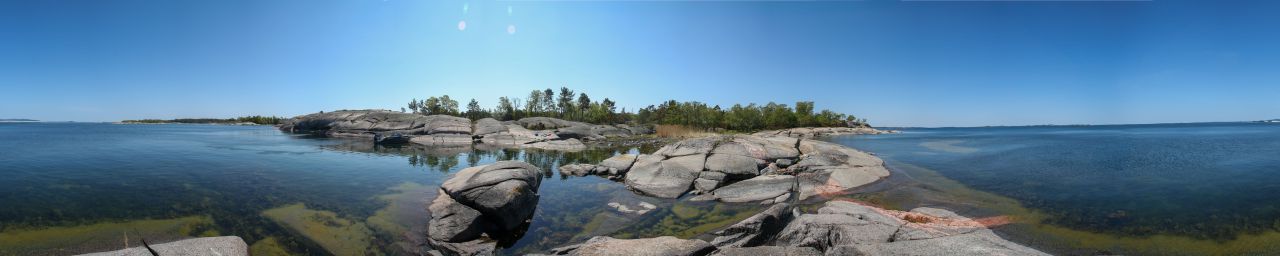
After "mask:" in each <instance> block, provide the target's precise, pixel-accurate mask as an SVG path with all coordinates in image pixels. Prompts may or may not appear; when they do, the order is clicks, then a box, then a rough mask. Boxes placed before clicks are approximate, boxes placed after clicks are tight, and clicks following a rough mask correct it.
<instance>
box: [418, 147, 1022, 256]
mask: <svg viewBox="0 0 1280 256" xmlns="http://www.w3.org/2000/svg"><path fill="white" fill-rule="evenodd" d="M772 134H773V135H769V133H765V135H766V136H759V135H719V136H710V137H702V138H693V139H686V140H682V141H679V142H676V143H672V144H669V145H666V146H664V147H662V148H661V149H658V150H657V151H655V152H654V153H653V154H641V155H630V154H623V155H617V156H614V157H612V158H609V159H606V160H604V161H601V162H600V163H598V164H570V165H565V166H562V167H560V173H561V174H562V175H574V176H586V175H597V176H602V177H604V178H607V179H610V180H614V181H620V182H623V183H624V184H625V185H626V187H627V188H628V189H630V190H632V191H633V192H634V193H637V194H640V195H645V196H651V197H659V198H682V197H684V196H686V195H689V197H688V200H715V201H719V202H721V203H758V204H771V206H770V207H769V208H768V209H766V210H764V211H762V212H760V213H758V214H756V215H754V216H752V217H749V218H747V219H745V220H742V221H740V222H738V223H736V224H732V225H729V226H727V227H725V228H723V229H721V230H719V231H717V232H715V233H713V235H714V238H713V239H711V241H705V240H699V239H680V238H676V237H669V236H665V237H655V238H640V239H617V238H612V237H607V236H597V237H593V238H591V239H589V240H587V241H586V242H584V243H581V244H576V245H570V246H564V247H560V248H556V249H553V250H551V251H549V252H548V253H549V254H552V255H1047V254H1045V253H1043V252H1040V251H1037V250H1035V249H1031V248H1028V247H1025V246H1022V245H1018V244H1015V243H1012V242H1009V241H1007V240H1005V239H1003V238H1000V237H999V236H997V235H996V234H995V233H994V232H992V231H991V230H990V229H988V228H987V226H986V225H985V224H984V223H981V222H978V221H974V220H972V219H969V218H966V217H963V216H960V215H957V214H955V213H953V212H950V211H947V210H943V209H936V208H927V207H921V208H916V209H913V210H911V211H905V212H904V211H895V210H886V209H881V208H877V207H874V206H869V205H863V204H858V203H855V202H848V201H841V200H833V201H827V202H825V204H824V205H823V206H822V207H821V208H819V209H817V211H816V212H808V213H805V212H801V211H800V209H799V207H797V206H798V205H799V204H800V203H801V202H803V201H804V200H805V199H808V198H814V197H828V196H834V195H839V194H843V193H846V192H847V191H849V190H851V189H854V188H858V187H861V186H865V185H867V184H871V183H874V182H876V181H878V180H880V179H883V178H885V177H887V176H888V175H890V173H889V171H888V169H886V168H885V166H884V162H883V161H882V160H880V159H879V158H877V157H875V156H872V155H871V154H868V153H865V152H861V151H858V150H855V149H852V148H848V147H844V146H841V145H837V144H833V143H828V142H823V141H817V140H812V139H806V138H811V137H814V136H824V135H822V134H829V133H827V132H817V133H808V132H794V131H793V132H789V133H785V134H787V135H780V134H783V133H772ZM794 134H806V135H801V136H794V137H793V136H790V135H794ZM810 134H811V135H810ZM522 164H523V163H520V162H498V163H494V164H491V165H487V166H477V167H473V168H469V169H467V170H464V171H462V172H459V173H458V174H457V175H455V176H454V177H453V178H451V179H449V180H448V181H446V182H445V185H442V186H441V187H442V189H444V190H443V191H445V192H448V191H450V188H449V187H459V186H461V187H484V186H492V187H498V185H494V184H506V183H507V182H517V183H516V185H508V186H506V187H502V188H501V189H494V188H487V189H482V190H483V192H468V193H461V194H459V193H456V192H448V193H441V195H440V196H439V197H438V198H437V199H436V203H433V205H432V207H431V214H432V215H433V216H432V219H431V221H430V222H429V224H428V225H429V226H430V228H429V230H430V231H431V232H433V233H431V234H429V237H430V238H431V240H432V242H430V244H431V245H432V247H433V249H434V250H432V251H429V254H432V255H492V254H494V252H495V251H496V250H497V249H498V248H499V247H501V244H503V243H504V241H503V240H502V238H494V236H493V235H491V234H503V235H507V236H510V235H511V234H513V233H514V234H520V233H521V229H520V225H514V224H512V223H514V222H513V221H518V220H521V219H520V218H518V217H519V216H526V215H529V214H531V213H532V209H533V208H534V207H535V205H536V204H537V202H536V201H537V194H536V191H537V187H536V185H533V186H532V187H529V186H527V185H528V184H537V182H535V181H536V178H529V177H524V176H522V175H512V174H513V173H527V172H537V171H530V170H536V169H537V168H536V167H532V166H526V165H522ZM506 168H515V169H518V171H496V170H507V169H506ZM490 172H493V173H491V174H490ZM479 177H483V178H479ZM519 182H523V183H519ZM519 184H524V185H519ZM530 201H532V203H531V202H530ZM460 202H471V203H460ZM437 204H439V205H449V206H451V207H445V206H437ZM458 205H464V206H469V205H486V206H485V207H489V208H491V210H489V211H488V212H485V211H482V210H476V211H471V212H466V213H461V212H459V211H457V210H454V209H455V208H452V206H458ZM510 205H523V206H524V207H510ZM497 207H507V208H508V209H511V210H508V211H501V213H504V214H502V215H498V213H499V212H500V211H494V210H492V209H497ZM530 220H531V219H530V218H528V217H526V218H524V219H523V222H522V223H523V224H522V225H528V221H530ZM495 225H496V226H495ZM441 233H443V234H441ZM459 234H464V235H459ZM517 236H518V235H517Z"/></svg>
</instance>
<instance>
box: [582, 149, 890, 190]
mask: <svg viewBox="0 0 1280 256" xmlns="http://www.w3.org/2000/svg"><path fill="white" fill-rule="evenodd" d="M632 159H634V160H632ZM624 166H626V167H627V168H623V167H624ZM566 167H568V168H567V171H566V173H567V174H571V175H588V174H597V175H599V174H601V173H607V174H608V175H614V176H616V175H619V174H621V173H625V176H623V179H622V180H623V182H624V183H626V185H627V187H628V188H629V189H631V190H632V191H635V192H636V193H639V194H643V195H649V196H654V197H662V198H677V197H680V196H681V195H684V194H685V193H686V192H692V193H693V194H699V196H698V197H696V198H695V199H696V200H718V201H722V202H734V203H742V202H761V203H776V202H781V201H783V200H784V199H786V198H788V197H790V196H791V195H792V194H793V193H794V194H797V195H798V196H799V197H800V199H806V198H809V197H813V196H815V195H821V194H830V193H840V192H843V191H846V190H849V189H852V188H856V187H859V186H863V185H866V184H869V183H872V182H875V181H877V180H880V179H881V178H884V177H887V176H889V171H888V169H885V167H884V162H883V161H881V160H880V159H879V158H876V157H875V156H872V155H870V154H867V153H864V152H861V151H858V150H855V149H852V148H848V147H844V146H841V145H838V144H833V143H828V142H822V141H816V140H809V139H797V138H791V137H780V136H773V137H761V136H755V135H720V136H709V137H701V138H692V139H685V140H681V141H679V142H675V143H672V144H670V145H667V146H664V147H662V148H660V149H658V150H657V151H654V153H653V154H646V155H639V156H635V157H634V158H633V157H630V156H627V157H625V158H623V159H610V160H606V161H604V162H601V163H600V165H573V166H566ZM614 170H617V171H614Z"/></svg>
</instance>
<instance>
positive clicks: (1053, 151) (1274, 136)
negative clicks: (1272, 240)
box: [834, 123, 1280, 253]
mask: <svg viewBox="0 0 1280 256" xmlns="http://www.w3.org/2000/svg"><path fill="white" fill-rule="evenodd" d="M902 131H903V133H901V134H892V135H877V136H852V137H839V138H835V139H834V140H835V141H836V142H838V143H842V144H845V145H850V146H852V147H855V148H859V149H862V150H866V151H871V152H875V153H877V154H878V155H879V156H881V157H882V158H885V159H886V160H887V161H890V162H891V163H896V164H897V165H898V166H897V167H899V168H897V169H904V168H902V167H904V166H908V165H909V166H911V167H919V168H924V169H929V170H932V171H935V172H937V173H940V174H941V175H943V176H945V177H947V178H950V179H952V180H955V181H959V182H960V183H962V184H964V185H966V186H968V187H970V188H974V189H977V190H981V191H987V192H992V193H995V194H998V195H1001V196H1005V197H1010V198H1013V199H1016V200H1017V201H1018V202H1021V203H1022V204H1023V205H1025V206H1027V207H1029V208H1032V209H1034V210H1036V211H1040V212H1043V213H1045V214H1046V215H1047V217H1046V219H1045V223H1047V224H1053V225H1057V226H1062V227H1067V228H1071V229H1075V230H1085V231H1090V232H1097V233H1103V234H1114V235H1119V236H1121V237H1126V236H1130V237H1151V236H1155V235H1174V236H1185V237H1191V238H1195V239H1206V240H1211V241H1218V242H1226V241H1229V240H1232V239H1235V238H1237V236H1240V235H1242V234H1259V233H1267V232H1275V231H1276V230H1280V125H1275V124H1262V123H1204V124H1164V125H1116V126H1076V127H1000V128H936V129H903V130H902ZM891 167H894V166H892V165H891ZM1211 246H1212V245H1211ZM1273 253H1275V251H1273Z"/></svg>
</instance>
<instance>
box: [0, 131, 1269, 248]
mask: <svg viewBox="0 0 1280 256" xmlns="http://www.w3.org/2000/svg"><path fill="white" fill-rule="evenodd" d="M903 131H904V132H903V133H902V134H892V135H876V136H847V137H836V138H831V140H833V141H835V142H837V143H842V144H846V145H850V146H853V147H856V148H859V149H863V150H867V151H871V152H874V153H877V154H878V155H880V156H881V157H883V158H885V159H886V161H887V162H889V163H890V167H891V169H893V171H894V173H895V175H894V176H893V177H891V178H890V180H889V181H886V182H881V183H878V184H877V185H875V186H873V188H871V189H869V190H871V191H873V192H874V190H878V189H879V190H889V189H893V188H898V187H913V186H916V187H922V188H925V189H917V190H910V191H928V190H937V189H936V188H937V186H933V187H930V184H923V185H920V184H916V185H912V184H911V183H910V182H904V181H902V180H911V179H912V178H911V177H913V176H912V175H916V176H915V177H922V176H919V175H921V173H915V172H913V171H912V170H929V172H930V173H936V174H940V175H941V176H944V177H945V178H946V179H948V181H950V182H958V183H959V184H962V185H963V186H966V187H968V188H972V189H976V190H978V191H985V192H991V193H994V194H996V195H999V196H1001V197H1007V198H1011V199H1013V200H1016V202H1019V203H1021V204H1022V205H1023V206H1025V207H1027V208H1030V209H1032V210H1034V211H1036V212H1037V213H1041V214H1043V215H1044V217H1043V220H1042V221H1043V222H1044V224H1049V225H1053V226H1057V227H1064V228H1066V229H1069V230H1082V231H1087V232H1091V234H1094V233H1096V234H1102V235H1105V236H1103V238H1102V239H1101V240H1107V241H1108V242H1109V240H1121V239H1120V238H1124V239H1129V238H1134V239H1137V240H1135V241H1137V242H1125V243H1116V244H1110V243H1104V244H1103V245H1099V246H1097V248H1102V249H1091V250H1081V251H1072V250H1070V249H1069V248H1068V249H1066V250H1063V249H1062V248H1045V247H1044V246H1049V247H1052V246H1053V245H1038V244H1034V241H1032V242H1033V245H1037V246H1038V247H1042V248H1044V249H1049V250H1050V251H1053V252H1066V253H1091V252H1098V251H1104V252H1123V253H1130V254H1144V253H1145V254H1168V253H1167V252H1168V251H1159V250H1156V251H1152V250H1150V248H1164V247H1169V248H1176V249H1177V250H1182V249H1184V247H1177V246H1179V245H1183V244H1194V245H1195V246H1197V247H1195V248H1191V249H1203V250H1201V251H1196V252H1200V253H1208V254H1214V253H1222V252H1258V251H1259V250H1261V251H1262V252H1268V251H1269V252H1275V251H1276V250H1277V248H1275V247H1274V246H1273V245H1274V244H1280V235H1271V236H1269V235H1267V234H1277V233H1276V230H1278V229H1280V196H1277V195H1280V194H1277V193H1276V191H1280V125H1271V124H1253V123H1221V124H1177V125H1127V126H1090V127H1019V128H941V129H904V130H903ZM652 150H654V148H652V147H645V148H635V147H632V148H609V149H595V150H589V151H585V152H580V153H562V152H547V151H536V150H534V151H525V150H511V149H506V150H501V149H479V148H470V147H467V148H424V147H395V148H388V147H375V146H373V145H371V144H370V143H368V142H366V141H355V140H343V139H324V138H311V137H307V136H300V135H289V134H283V133H281V132H279V131H276V130H274V129H273V128H271V127H263V126H247V127H246V126H214V125H115V124H80V123H21V124H15V123H7V124H0V255H65V254H70V253H77V252H91V251H102V250H111V249H119V248H123V247H124V246H125V245H126V244H132V245H137V244H138V239H139V238H146V239H148V240H149V241H152V242H157V241H160V242H162V241H169V240H176V239H181V238H186V237H197V236H213V235H236V236H241V237H243V238H245V240H246V241H247V242H248V243H250V244H252V245H253V246H252V247H253V248H252V250H253V251H254V252H255V254H257V255H272V254H271V253H282V252H283V253H295V254H312V255H325V254H342V255H346V254H413V253H415V252H417V250H419V249H421V246H422V238H423V236H424V233H423V231H422V230H423V229H424V227H425V223H426V220H427V219H428V218H429V216H428V213H427V212H426V210H425V208H426V203H427V202H428V201H429V200H430V199H431V198H434V197H435V195H436V188H437V187H438V186H439V184H440V183H441V182H442V181H443V180H444V179H446V178H448V176H449V175H450V174H451V173H453V172H456V171H457V170H460V169H462V168H466V167H469V166H474V165H480V164H486V163H491V162H494V161H499V160H508V159H515V160H523V161H527V162H530V163H533V164H535V165H538V166H541V167H543V168H544V169H546V170H548V172H547V174H546V179H545V181H544V183H543V185H542V187H541V189H540V190H539V191H540V193H541V194H542V198H541V200H540V202H539V206H538V209H537V213H536V214H535V216H534V220H533V222H532V224H531V225H530V226H529V228H528V230H527V232H525V233H524V236H523V237H522V238H521V239H519V240H518V241H517V242H515V244H512V245H510V248H508V249H506V250H505V252H506V253H508V254H520V253H525V252H542V251H545V250H546V249H548V248H552V247H556V246H560V245H565V244H570V243H574V242H580V241H582V240H585V239H587V238H590V237H591V236H594V235H610V236H615V237H624V238H625V237H651V236H658V235H675V236H680V237H699V236H703V237H705V233H706V232H707V231H710V230H713V229H715V228H718V227H722V226H724V225H727V224H731V223H733V222H736V221H737V220H740V219H742V218H745V217H747V216H750V215H751V214H752V213H754V212H756V211H757V210H758V206H750V205H747V206H732V205H725V204H711V203H693V202H687V201H680V200H663V199H654V198H647V197H642V196H636V195H635V194H633V193H631V192H629V191H627V190H626V189H625V188H624V187H623V186H622V185H621V184H619V183H616V182H612V181H608V180H605V179H603V178H599V177H561V176H560V175H559V174H558V173H557V172H556V169H555V167H556V166H559V165H563V164H568V163H589V162H597V161H599V160H601V159H604V158H607V157H610V156H612V155H614V154H619V153H627V152H651V151H652ZM875 187H879V188H875ZM911 193H915V194H927V193H926V192H911ZM869 194H874V193H869ZM917 197H923V196H917ZM861 198H866V197H861ZM983 200H986V199H983ZM921 201H924V200H921ZM961 201H962V200H961ZM641 202H644V203H649V204H653V205H656V206H658V209H655V210H653V211H652V212H649V213H646V214H643V215H639V214H629V213H622V212H619V211H617V210H616V209H615V208H613V207H611V206H610V203H616V204H615V205H625V206H628V207H629V208H632V209H636V208H640V207H641V206H640V203H641ZM919 204H938V202H924V203H919ZM941 205H943V206H946V205H947V204H941ZM965 205H970V204H964V203H957V204H955V206H958V207H953V209H957V210H958V211H960V212H962V213H965V214H971V215H977V217H982V215H983V214H982V211H974V210H972V209H964V207H963V206H965ZM972 205H978V204H972ZM1021 225H1022V226H1023V227H1028V228H1022V229H1025V230H1022V231H1019V228H1002V230H1005V231H1009V232H1004V233H1003V234H1006V235H1008V234H1013V235H1014V237H1012V238H1014V240H1015V241H1017V240H1019V237H1017V236H1018V235H1020V234H1019V232H1021V233H1023V234H1021V235H1027V236H1034V235H1035V233H1036V232H1048V231H1044V230H1045V229H1039V228H1030V227H1039V226H1036V225H1027V224H1021ZM1011 226H1015V227H1016V226H1017V225H1011ZM1028 230H1029V231H1028ZM1048 230H1050V231H1052V232H1055V233H1054V234H1053V235H1055V236H1048V237H1050V239H1053V240H1064V239H1080V240H1081V241H1086V242H1068V243H1066V244H1067V245H1066V246H1067V247H1087V246H1091V245H1096V244H1098V242H1096V241H1095V242H1087V241H1092V240H1088V237H1086V238H1080V237H1079V236H1078V235H1076V236H1068V235H1063V234H1061V233H1062V232H1061V231H1058V229H1048ZM1070 234H1074V233H1070ZM1166 235H1170V236H1176V237H1187V238H1190V239H1194V240H1193V241H1192V242H1185V241H1187V240H1176V239H1174V240H1170V239H1165V238H1163V237H1162V236H1166ZM1247 236H1252V237H1254V238H1253V240H1251V241H1250V242H1248V243H1235V242H1233V241H1235V240H1244V239H1239V238H1241V237H1247ZM1023 240H1025V239H1023ZM1094 240H1098V239H1094ZM1199 241H1208V242H1203V243H1202V242H1199ZM1058 246H1061V244H1059V245H1058ZM1148 247H1150V248H1148ZM1228 247H1230V248H1238V249H1239V250H1238V251H1230V250H1225V249H1224V248H1228ZM1143 248H1146V249H1143ZM1204 248H1208V249H1204ZM1260 248H1261V249H1260ZM1170 250H1173V249H1170ZM1192 254H1195V253H1192Z"/></svg>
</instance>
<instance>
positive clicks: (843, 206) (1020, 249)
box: [713, 201, 1047, 255]
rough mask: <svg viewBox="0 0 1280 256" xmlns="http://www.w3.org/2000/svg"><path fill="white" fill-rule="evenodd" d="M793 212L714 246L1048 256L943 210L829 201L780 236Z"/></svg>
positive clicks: (767, 216) (741, 227) (739, 230)
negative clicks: (901, 209) (879, 206)
mask: <svg viewBox="0 0 1280 256" xmlns="http://www.w3.org/2000/svg"><path fill="white" fill-rule="evenodd" d="M778 208H782V209H778ZM792 211H794V210H793V209H792V208H791V207H790V206H789V205H786V204H778V205H774V206H773V207H771V208H770V209H768V210H766V211H764V212H762V213H760V214H757V215H756V216H752V217H751V218H748V219H746V220H743V221H742V222H739V223H737V224H734V225H733V226H730V227H729V228H727V229H725V230H723V231H720V232H718V233H716V235H718V237H716V238H715V240H714V242H713V244H714V245H716V246H719V248H720V251H721V252H735V253H736V252H747V251H743V250H739V249H728V248H736V247H746V248H754V247H755V246H762V247H770V248H768V249H761V250H752V251H762V252H763V251H775V250H788V249H784V248H813V249H814V250H816V251H819V252H821V253H825V255H1047V254H1045V253H1043V252H1040V251H1037V250H1035V249H1031V248H1028V247H1025V246H1022V245H1018V244H1015V243H1013V242H1009V241H1008V240H1005V239H1003V238H1000V237H999V236H997V235H996V234H995V233H994V232H992V231H991V230H990V229H987V227H986V226H984V225H983V224H982V223H979V222H977V221H973V220H971V219H969V218H965V217H963V216H960V215H957V214H955V213H953V212H950V211H947V210H942V209H936V208H916V209H915V210H912V211H910V212H903V211H894V210H885V209H880V208H876V207H871V206H865V205H861V204H857V203H853V202H846V201H829V202H827V203H826V204H825V205H824V206H823V207H822V208H820V209H818V211H817V213H812V214H799V215H798V216H795V217H794V218H792V219H789V220H788V221H789V222H785V223H784V224H781V225H785V227H783V228H781V229H780V231H779V230H778V229H777V228H776V227H777V226H778V225H779V224H778V221H776V220H783V218H782V217H780V216H785V215H784V214H786V213H789V212H792ZM766 220H774V221H772V222H769V221H766ZM766 224H768V225H766ZM764 227H774V229H765V228H764ZM771 232H776V233H771ZM743 241H748V242H743ZM772 247H780V248H772ZM790 250H795V249H790Z"/></svg>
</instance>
